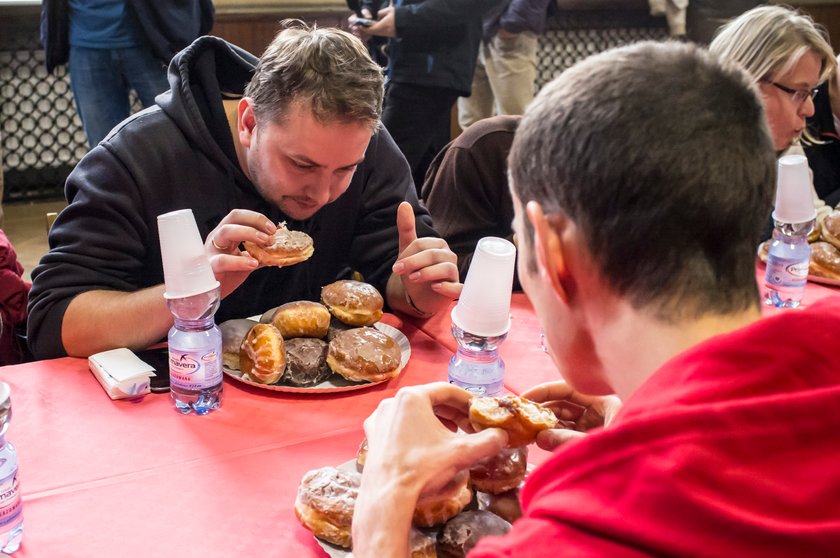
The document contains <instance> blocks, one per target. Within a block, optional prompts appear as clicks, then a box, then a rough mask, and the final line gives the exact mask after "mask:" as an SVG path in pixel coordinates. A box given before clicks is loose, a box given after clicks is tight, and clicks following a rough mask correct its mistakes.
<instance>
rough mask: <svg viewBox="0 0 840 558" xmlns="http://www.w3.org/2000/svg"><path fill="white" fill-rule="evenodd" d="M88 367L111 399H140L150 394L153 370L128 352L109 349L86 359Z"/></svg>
mask: <svg viewBox="0 0 840 558" xmlns="http://www.w3.org/2000/svg"><path fill="white" fill-rule="evenodd" d="M88 366H89V367H90V371H91V372H93V375H94V376H96V379H97V380H99V383H100V384H102V388H103V389H104V390H105V393H107V394H108V396H109V397H110V398H111V399H127V398H133V397H140V396H141V395H145V394H147V393H149V392H150V389H149V378H151V377H152V376H154V375H155V371H154V368H152V367H151V366H149V365H148V364H146V363H145V362H143V361H142V360H140V357H138V356H137V355H135V354H134V353H132V352H131V351H130V350H128V349H125V348H122V349H111V350H110V351H103V352H101V353H96V354H95V355H91V356H90V357H88Z"/></svg>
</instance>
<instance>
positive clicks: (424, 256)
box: [387, 202, 463, 317]
mask: <svg viewBox="0 0 840 558" xmlns="http://www.w3.org/2000/svg"><path fill="white" fill-rule="evenodd" d="M397 231H398V234H399V255H398V256H397V261H396V262H394V266H393V268H392V271H393V275H392V276H391V279H390V280H389V281H388V287H387V299H388V304H389V305H390V306H391V308H395V309H399V310H402V311H404V312H407V313H409V314H415V315H419V316H425V317H428V316H431V315H432V314H434V313H436V312H438V311H439V310H442V309H443V308H445V307H446V306H448V305H449V303H450V302H451V301H452V300H454V299H456V298H458V297H459V296H460V294H461V289H462V288H463V285H462V284H461V283H460V282H459V280H458V256H456V255H455V253H454V252H452V250H450V249H449V245H447V244H446V241H445V240H443V239H442V238H435V237H423V238H417V229H416V228H415V223H414V210H413V209H412V207H411V204H409V203H408V202H403V203H401V204H400V206H399V208H398V209H397Z"/></svg>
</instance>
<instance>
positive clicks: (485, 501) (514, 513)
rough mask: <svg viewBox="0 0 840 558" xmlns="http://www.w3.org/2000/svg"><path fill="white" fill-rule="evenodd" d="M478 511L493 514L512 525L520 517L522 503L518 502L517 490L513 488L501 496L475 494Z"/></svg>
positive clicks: (482, 493)
mask: <svg viewBox="0 0 840 558" xmlns="http://www.w3.org/2000/svg"><path fill="white" fill-rule="evenodd" d="M475 499H476V500H477V501H478V509H480V510H486V511H489V512H490V513H495V514H496V515H498V516H499V517H501V518H502V519H504V520H505V521H507V522H508V523H513V522H514V521H516V520H517V519H519V518H520V517H522V502H520V501H519V489H518V488H514V489H513V490H508V491H507V492H502V493H501V494H488V493H486V492H476V493H475Z"/></svg>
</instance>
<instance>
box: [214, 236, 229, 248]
mask: <svg viewBox="0 0 840 558" xmlns="http://www.w3.org/2000/svg"><path fill="white" fill-rule="evenodd" d="M210 244H212V245H213V246H214V247H215V248H216V250H219V251H220V252H227V251H228V250H229V249H230V245H227V246H219V245H218V244H216V237H215V236H214V237H213V238H211V239H210Z"/></svg>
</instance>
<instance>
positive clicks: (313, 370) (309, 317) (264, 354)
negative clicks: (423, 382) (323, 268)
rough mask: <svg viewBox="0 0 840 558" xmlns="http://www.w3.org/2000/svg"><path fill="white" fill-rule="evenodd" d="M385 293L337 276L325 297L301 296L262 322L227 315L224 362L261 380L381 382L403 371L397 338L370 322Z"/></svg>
mask: <svg viewBox="0 0 840 558" xmlns="http://www.w3.org/2000/svg"><path fill="white" fill-rule="evenodd" d="M383 304H384V301H383V299H382V295H380V294H379V291H377V290H376V288H375V287H373V286H372V285H369V284H367V283H362V282H360V281H336V282H335V283H331V284H329V285H327V286H325V287H324V288H323V289H322V290H321V302H313V301H309V300H299V301H295V302H289V303H286V304H283V305H282V306H278V307H277V308H272V309H271V310H268V311H267V312H265V313H264V314H263V315H262V316H261V317H260V323H254V322H253V321H251V320H244V319H243V320H229V321H227V322H224V323H223V324H221V325H220V326H219V329H221V331H222V353H223V361H224V365H225V366H226V367H228V368H229V369H232V370H240V371H241V372H242V374H243V377H246V379H249V380H252V381H254V382H257V383H260V384H283V385H288V386H294V387H309V386H314V385H317V384H319V383H321V382H323V381H325V380H327V379H328V378H329V377H330V376H331V375H333V374H338V375H340V376H342V377H343V378H345V379H347V380H350V381H354V382H378V381H382V380H387V379H389V378H392V377H393V376H396V375H397V374H398V373H399V371H400V362H401V358H402V351H401V349H400V347H399V345H398V344H397V342H396V341H394V339H392V338H391V337H390V336H388V335H386V334H384V333H382V332H380V331H379V330H377V329H375V328H373V327H369V326H372V325H373V324H375V323H376V322H377V321H379V319H380V318H381V317H382V306H383Z"/></svg>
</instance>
